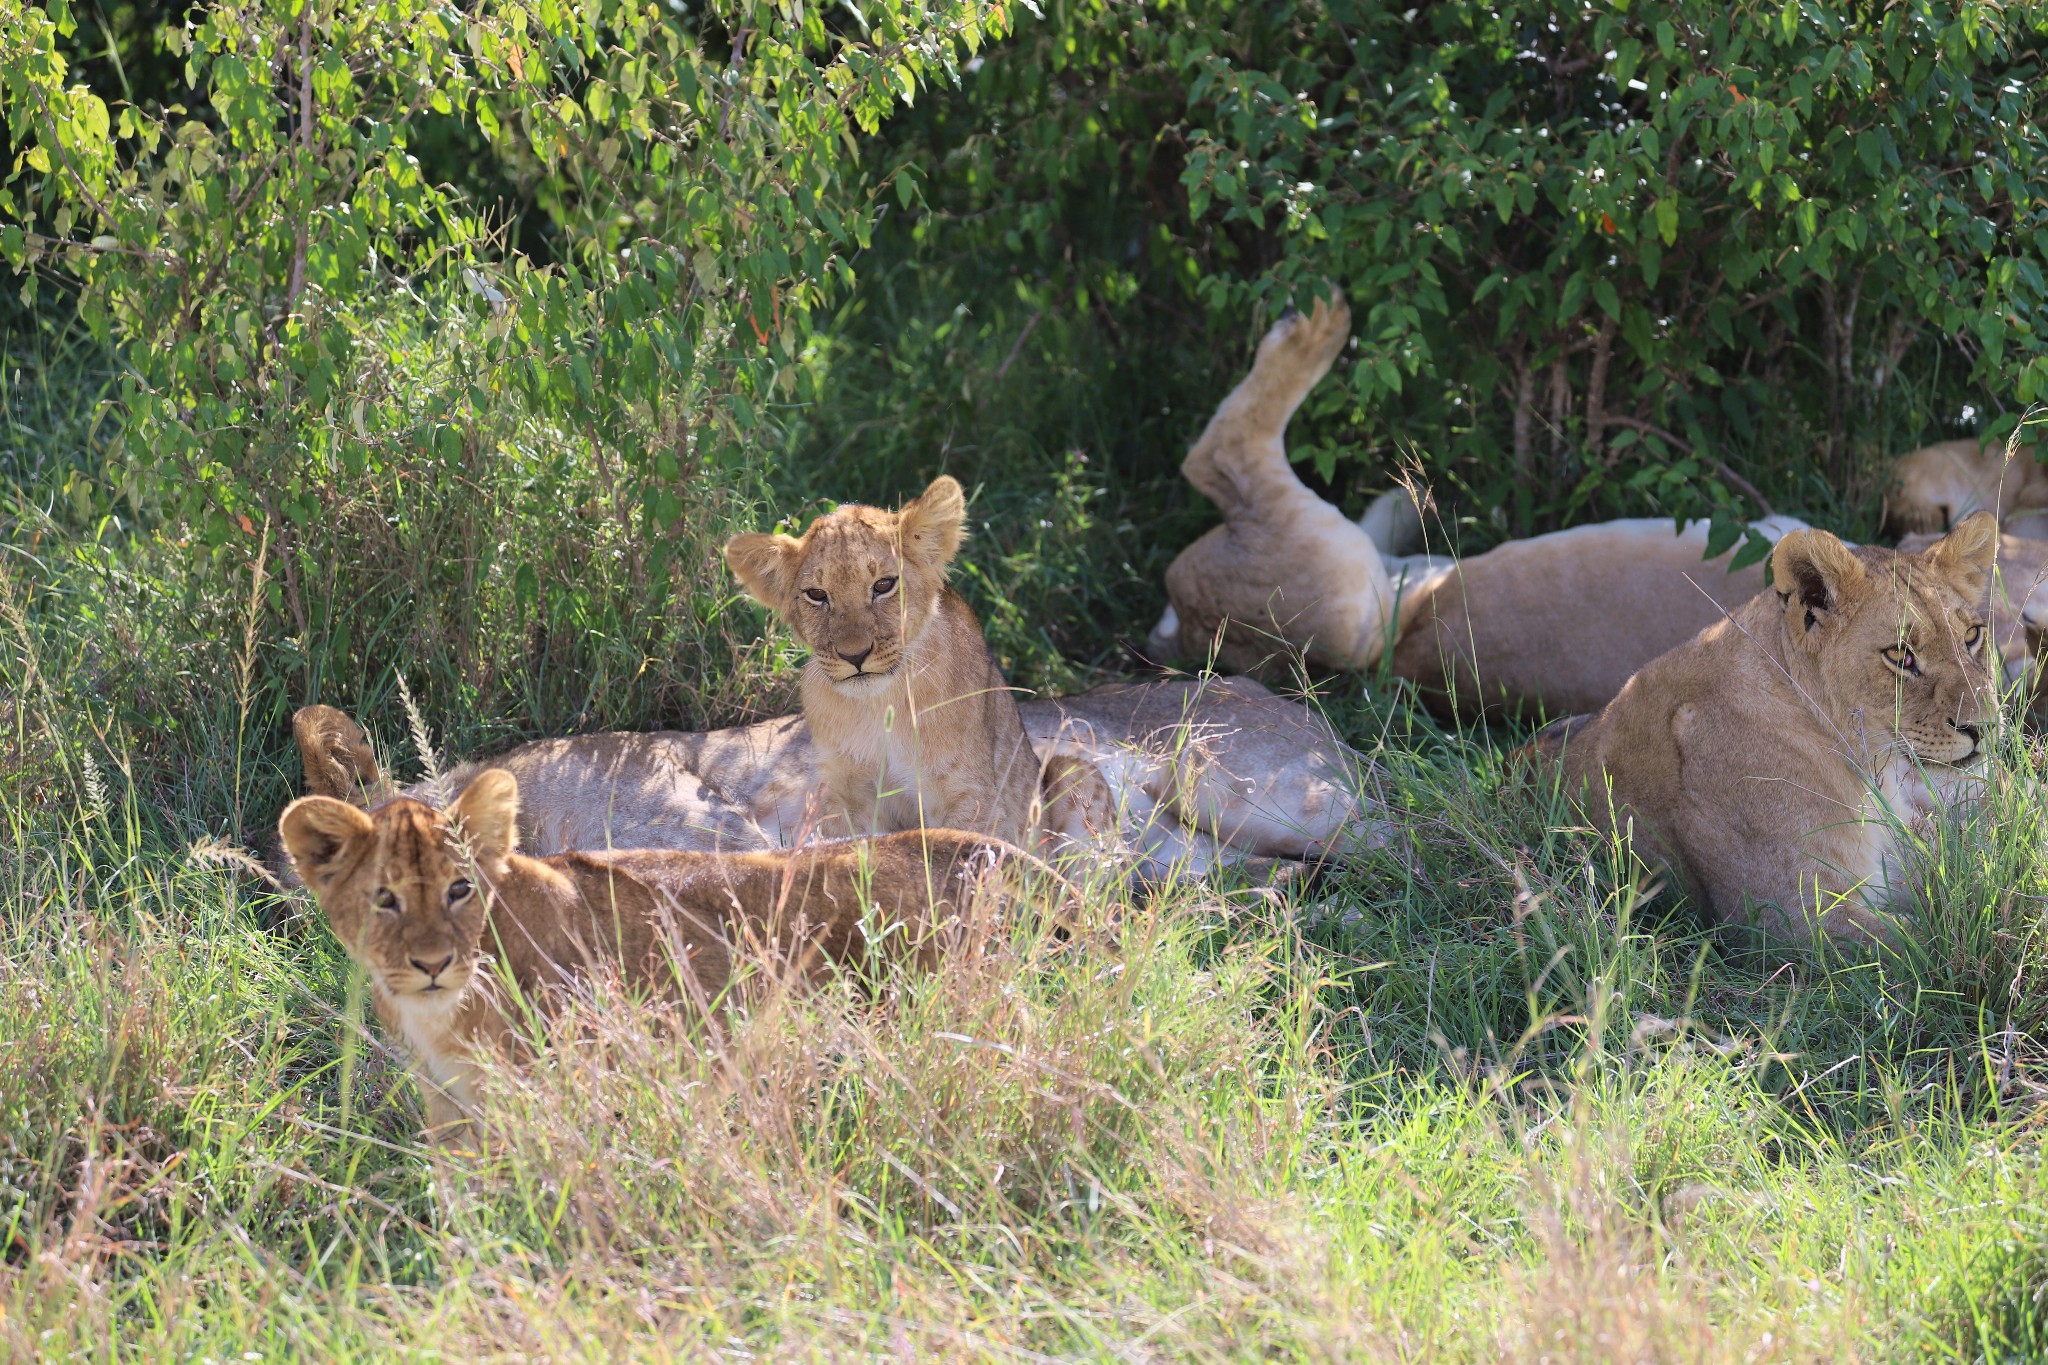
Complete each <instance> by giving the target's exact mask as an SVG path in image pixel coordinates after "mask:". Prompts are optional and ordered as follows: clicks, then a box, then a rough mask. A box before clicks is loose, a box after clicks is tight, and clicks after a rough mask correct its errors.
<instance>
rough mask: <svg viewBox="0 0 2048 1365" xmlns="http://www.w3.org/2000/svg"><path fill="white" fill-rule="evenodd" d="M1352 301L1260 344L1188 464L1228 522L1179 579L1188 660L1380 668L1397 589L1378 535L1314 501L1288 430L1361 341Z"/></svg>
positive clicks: (1176, 600) (1182, 644) (1294, 321)
mask: <svg viewBox="0 0 2048 1365" xmlns="http://www.w3.org/2000/svg"><path fill="white" fill-rule="evenodd" d="M1350 327H1351V310H1350V309H1349V308H1347V307H1346V306H1345V304H1344V301H1343V299H1341V298H1338V299H1336V300H1334V301H1332V302H1330V303H1322V302H1318V303H1317V304H1316V306H1315V310H1314V311H1313V312H1312V313H1310V314H1309V315H1308V316H1306V317H1304V316H1302V315H1301V314H1299V313H1296V312H1293V311H1292V310H1290V311H1289V312H1288V313H1287V315H1286V316H1284V317H1282V318H1281V319H1280V321H1279V322H1277V323H1275V324H1274V325H1273V328H1272V330H1271V331H1269V332H1267V333H1266V336H1265V339H1264V340H1263V341H1261V342H1260V343H1259V352H1258V358H1257V359H1256V360H1255V361H1254V362H1253V364H1252V372H1251V373H1250V374H1249V375H1248V376H1246V377H1245V380H1244V382H1243V383H1241V384H1239V385H1238V386H1237V388H1236V389H1234V390H1233V391H1232V392H1231V394H1230V396H1229V397H1227V398H1225V399H1224V400H1223V404H1222V406H1221V407H1219V408H1218V409H1217V410H1216V415H1215V416H1214V417H1213V418H1211V419H1210V421H1209V425H1208V428H1207V429H1206V430H1205V431H1203V433H1202V436H1201V439H1200V440H1198V441H1196V442H1195V445H1194V447H1193V449H1191V450H1190V451H1189V452H1188V456H1187V459H1186V460H1185V461H1184V462H1183V463H1182V465H1181V473H1182V474H1183V475H1185V476H1186V477H1187V480H1188V482H1189V483H1191V484H1193V485H1194V486H1195V488H1196V489H1198V490H1199V491H1200V492H1201V493H1202V495H1203V496H1204V497H1206V498H1208V499H1209V500H1210V501H1211V502H1213V503H1215V504H1216V506H1217V508H1218V509H1219V510H1220V511H1221V512H1222V513H1223V524H1222V525H1221V526H1218V527H1216V528H1215V529H1214V530H1212V531H1210V532H1209V533H1208V534H1207V535H1205V536H1203V537H1202V538H1201V539H1199V540H1197V541H1196V542H1195V543H1194V544H1192V545H1190V546H1188V547H1187V548H1186V549H1185V550H1183V551H1181V553H1180V555H1179V557H1178V558H1176V559H1175V560H1174V561H1173V563H1172V564H1171V565H1170V566H1169V567H1168V568H1167V571H1166V592H1167V597H1168V599H1169V600H1170V601H1171V602H1172V610H1173V615H1174V620H1175V629H1174V632H1173V634H1174V635H1175V637H1176V639H1175V640H1174V641H1173V642H1172V643H1173V644H1176V645H1177V646H1178V649H1179V652H1180V653H1181V654H1182V655H1184V656H1186V657H1188V658H1195V659H1201V658H1207V657H1209V656H1210V654H1211V651H1212V649H1213V651H1214V655H1215V658H1216V659H1217V661H1218V662H1219V663H1220V664H1221V665H1222V666H1223V667H1225V668H1227V669H1230V670H1232V671H1236V672H1254V671H1257V670H1258V669H1260V668H1262V667H1264V666H1265V665H1266V664H1267V663H1268V662H1269V661H1271V660H1274V659H1276V658H1284V657H1285V656H1287V655H1288V654H1290V653H1291V652H1293V651H1294V650H1296V649H1299V650H1301V651H1302V652H1303V653H1305V655H1306V657H1307V658H1308V659H1309V660H1311V661H1312V662H1315V663H1318V664H1322V665H1325V666H1327V667H1332V668H1364V667H1367V666H1369V665H1371V664H1372V663H1373V662H1374V661H1375V660H1377V659H1378V658H1379V656H1380V651H1381V649H1382V647H1383V645H1384V643H1385V638H1386V630H1387V624H1388V617H1389V615H1390V613H1391V612H1392V611H1393V607H1394V591H1393V587H1392V585H1391V583H1390V581H1389V579H1388V576H1387V570H1386V566H1385V564H1384V562H1383V561H1382V558H1381V555H1380V552H1379V549H1378V547H1377V546H1375V545H1374V543H1373V541H1372V538H1371V536H1370V535H1368V534H1367V533H1366V531H1365V530H1363V529H1362V528H1361V527H1360V526H1358V525H1357V524H1356V523H1354V522H1352V521H1351V520H1349V519H1348V518H1346V517H1345V516H1344V514H1343V513H1342V512H1340V511H1338V510H1337V509H1336V508H1335V507H1332V506H1331V505H1330V504H1329V503H1327V502H1325V501H1324V500H1323V499H1321V498H1319V497H1317V496H1316V495H1315V494H1314V493H1313V492H1311V491H1310V490H1309V489H1308V488H1307V487H1306V486H1305V485H1304V484H1303V483H1302V482H1301V480H1300V478H1298V477H1297V476H1296V475H1295V473H1294V470H1293V468H1292V467H1291V466H1290V465H1289V464H1288V462H1287V449H1286V444H1285V441H1284V437H1285V435H1286V431H1287V422H1288V419H1289V418H1290V417H1292V416H1293V414H1294V410H1295V409H1296V408H1297V407H1299V406H1300V405H1301V400H1302V399H1303V398H1305V397H1306V396H1307V395H1308V391H1309V390H1310V389H1312V388H1314V387H1315V384H1316V381H1318V380H1320V379H1321V378H1322V377H1323V375H1324V374H1325V373H1327V372H1328V371H1329V368H1330V364H1331V362H1332V361H1333V360H1335V359H1336V357H1337V353H1338V352H1339V351H1341V350H1342V349H1343V347H1344V342H1345V340H1346V339H1347V338H1348V337H1349V335H1350Z"/></svg>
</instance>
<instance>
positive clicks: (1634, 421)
mask: <svg viewBox="0 0 2048 1365" xmlns="http://www.w3.org/2000/svg"><path fill="white" fill-rule="evenodd" d="M1602 422H1603V423H1604V424H1605V425H1607V426H1610V427H1626V428H1628V429H1629V430H1630V431H1640V432H1641V433H1642V434H1643V435H1645V436H1654V437H1656V438H1657V439H1658V440H1660V441H1662V442H1664V444H1666V445H1668V446H1672V447H1674V448H1676V449H1678V450H1682V451H1684V452H1685V453H1686V454H1688V455H1694V456H1699V454H1700V452H1699V451H1697V450H1695V449H1694V448H1693V445H1692V442H1690V441H1688V440H1686V439H1684V438H1683V437H1681V436H1674V435H1672V434H1671V433H1670V432H1668V431H1666V430H1664V428H1662V427H1660V426H1658V425H1657V424H1656V423H1655V422H1645V421H1644V420H1643V419H1642V418H1640V417H1628V416H1624V415H1623V414H1621V413H1614V414H1611V415H1609V416H1607V417H1605V418H1603V419H1602ZM1700 458H1703V459H1705V460H1706V462H1707V463H1708V464H1711V465H1712V466H1714V468H1715V470H1716V471H1717V472H1719V474H1720V475H1721V477H1722V478H1724V479H1726V480H1727V481H1728V482H1729V483H1731V484H1733V485H1734V486H1735V487H1736V489H1737V490H1738V491H1740V492H1742V493H1745V494H1747V495H1748V496H1749V499H1750V500H1751V501H1752V502H1754V503H1755V504H1756V505H1757V507H1758V508H1759V509H1761V510H1762V512H1763V514H1764V515H1765V516H1767V517H1768V516H1775V515H1776V512H1775V511H1774V510H1773V509H1772V507H1771V503H1770V499H1768V498H1766V497H1765V496H1764V495H1763V494H1761V493H1759V492H1757V491H1756V485H1755V484H1753V483H1751V482H1750V481H1749V480H1748V479H1745V478H1743V477H1742V476H1741V475H1740V474H1738V473H1736V472H1735V471H1734V470H1732V469H1730V468H1729V467H1728V465H1727V462H1726V461H1723V460H1719V459H1716V458H1715V457H1714V456H1712V455H1706V456H1701V457H1700Z"/></svg>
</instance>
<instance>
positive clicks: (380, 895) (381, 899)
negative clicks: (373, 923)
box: [370, 886, 398, 910]
mask: <svg viewBox="0 0 2048 1365" xmlns="http://www.w3.org/2000/svg"><path fill="white" fill-rule="evenodd" d="M370 903H371V904H373V905H375V906H376V907H377V908H378V909H379V910H396V909H397V908H398V897H397V896H396V895H394V894H392V891H391V888H390V887H388V886H380V887H378V888H377V894H376V895H374V896H372V897H371V898H370Z"/></svg>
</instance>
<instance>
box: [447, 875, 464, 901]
mask: <svg viewBox="0 0 2048 1365" xmlns="http://www.w3.org/2000/svg"><path fill="white" fill-rule="evenodd" d="M468 899H469V883H468V882H462V881H456V882H450V883H448V903H449V904H450V905H453V904H455V902H457V901H460V900H468Z"/></svg>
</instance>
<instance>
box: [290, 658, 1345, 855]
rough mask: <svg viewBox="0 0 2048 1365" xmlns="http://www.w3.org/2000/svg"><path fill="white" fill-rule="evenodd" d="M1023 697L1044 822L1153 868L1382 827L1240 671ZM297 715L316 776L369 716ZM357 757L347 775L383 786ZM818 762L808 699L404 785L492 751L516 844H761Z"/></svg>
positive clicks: (1299, 718)
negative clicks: (1041, 773)
mask: <svg viewBox="0 0 2048 1365" xmlns="http://www.w3.org/2000/svg"><path fill="white" fill-rule="evenodd" d="M1019 714H1020V717H1021V719H1022V723H1023V725H1024V727H1025V729H1026V731H1027V733H1028V735H1029V736H1030V738H1031V742H1032V743H1033V745H1034V746H1036V748H1037V750H1038V753H1039V754H1041V755H1043V762H1044V765H1045V787H1046V792H1047V797H1048V811H1049V815H1048V823H1049V824H1054V827H1055V828H1056V829H1057V830H1058V832H1060V833H1061V834H1063V835H1064V836H1066V837H1067V838H1068V839H1070V840H1072V841H1073V842H1076V843H1080V844H1083V845H1087V846H1091V847H1097V848H1105V849H1108V850H1111V851H1114V850H1115V849H1117V848H1120V847H1121V848H1126V849H1127V851H1128V852H1129V853H1130V855H1131V856H1133V857H1135V858H1137V859H1138V860H1139V862H1140V865H1141V870H1142V871H1143V872H1144V874H1145V875H1147V876H1150V877H1153V878H1157V877H1160V876H1163V875H1165V873H1166V871H1167V870H1168V869H1169V868H1171V867H1175V866H1179V867H1181V868H1183V869H1184V870H1186V871H1189V872H1191V873H1195V874H1200V873H1203V872H1206V871H1209V870H1210V869H1212V868H1214V867H1216V866H1218V865H1220V864H1224V863H1229V862H1233V861H1236V860H1237V859H1239V858H1241V857H1243V856H1257V857H1285V858H1299V859H1318V858H1323V857H1330V856H1343V855H1345V854H1348V853H1351V852H1355V851H1356V850H1357V849H1359V848H1362V847H1367V846H1371V845H1373V844H1376V843H1377V842H1379V841H1380V840H1381V839H1382V838H1383V837H1384V835H1385V829H1384V825H1383V823H1382V822H1381V821H1380V819H1379V818H1378V815H1379V805H1378V802H1377V801H1376V800H1374V799H1373V797H1372V795H1371V791H1370V786H1371V781H1372V770H1371V765H1370V764H1369V763H1368V762H1367V761H1366V759H1365V758H1364V757H1363V756H1361V755H1360V754H1358V753H1356V752H1354V751H1353V750H1352V749H1350V748H1349V747H1348V746H1346V745H1345V744H1344V743H1343V742H1342V741H1341V740H1339V739H1338V738H1337V737H1336V735H1335V734H1333V733H1331V731H1330V729H1329V727H1328V726H1327V724H1325V723H1324V722H1323V721H1322V720H1321V718H1320V717H1318V716H1316V715H1315V714H1314V713H1313V712H1312V711H1310V710H1309V708H1308V707H1306V706H1304V705H1302V704H1301V703H1299V702H1295V701H1287V700H1283V699H1281V698H1279V697H1276V696H1274V695H1273V694H1272V693H1270V692H1268V691H1267V690H1266V689H1265V688H1264V687H1261V686H1260V685H1259V684H1257V683H1255V682H1253V681H1251V680H1250V679H1248V678H1222V679H1213V678H1212V679H1201V680H1198V681H1187V682H1157V683H1142V684H1136V685H1126V684H1115V685H1111V686H1108V687H1103V688H1098V689H1096V690H1095V691H1093V692H1087V693H1083V694H1082V695H1080V696H1078V697H1065V698H1060V699H1058V700H1056V701H1055V700H1033V701H1026V702H1024V703H1023V704H1022V705H1021V706H1020V708H1019ZM293 729H294V731H295V733H296V734H298V735H299V736H300V740H301V746H302V757H303V759H304V762H305V765H306V771H307V773H308V777H309V785H310V782H311V780H312V779H313V778H314V777H315V776H317V775H318V774H321V773H323V772H326V771H328V769H329V767H330V765H331V764H333V763H335V762H336V761H337V759H336V758H335V757H334V756H332V755H330V754H327V753H326V752H324V751H322V750H320V749H319V748H318V747H317V745H316V746H315V747H310V748H308V747H306V740H307V737H308V736H314V737H318V736H321V735H330V736H346V735H349V734H354V735H360V734H361V731H360V729H359V728H358V727H357V726H356V725H355V723H354V722H353V721H350V720H349V719H348V718H347V717H346V716H343V715H342V714H341V713H340V712H338V711H335V710H333V708H331V707H317V706H316V707H307V708H304V709H303V710H302V711H301V712H300V713H299V715H298V716H297V717H295V718H294V722H293ZM363 753H364V754H365V755H367V753H368V750H367V748H365V749H364V750H363ZM1070 759H1071V760H1079V761H1080V762H1079V763H1077V764H1076V765H1075V766H1071V767H1070V766H1067V763H1068V761H1069V760H1070ZM364 761H365V762H367V763H369V764H370V765H371V766H370V767H369V768H367V769H366V770H362V773H361V778H360V780H359V781H357V782H356V784H355V785H356V786H357V787H358V788H359V789H360V788H368V789H371V790H376V791H379V792H384V791H389V790H390V787H389V780H388V779H387V778H386V777H385V776H384V775H383V774H382V773H381V772H380V771H378V770H377V769H376V768H375V767H374V762H375V761H374V759H370V758H367V757H366V758H365V760H364ZM816 764H817V755H816V750H815V748H814V747H813V746H812V743H811V737H810V728H809V727H808V726H807V725H806V724H805V723H804V719H803V717H801V716H785V717H782V718H781V719H779V720H771V721H763V722H761V723H760V724H757V725H748V726H740V727H737V728H734V729H729V730H713V731H709V732H706V733H683V732H679V731H661V732H655V733H650V734H620V733H614V734H595V735H578V736H576V737H574V738H568V739H550V740H541V741H539V742H537V743H532V744H524V745H521V746H519V747H518V748H515V749H513V750H511V751H509V752H507V753H504V754H501V755H499V756H497V757H496V758H493V759H490V760H488V761H486V762H472V763H464V764H460V765H457V766H455V767H452V768H450V769H449V770H448V771H447V772H445V773H444V774H443V775H442V776H441V777H439V778H436V779H434V780H432V781H428V782H423V783H420V784H418V785H416V786H413V787H409V788H407V789H406V790H405V793H404V794H405V795H407V796H410V797H413V798H415V799H417V800H420V801H423V802H425V803H427V804H429V805H432V806H436V807H445V806H446V805H448V804H449V803H450V802H451V801H452V800H454V798H455V797H456V796H457V795H458V794H459V793H461V792H462V791H463V790H464V789H465V788H466V787H467V786H468V785H469V784H470V783H471V782H472V781H474V780H475V779H476V777H477V775H478V774H479V773H481V772H483V771H485V770H486V769H487V768H492V767H499V768H503V769H505V770H506V771H508V772H511V773H513V774H515V775H516V776H517V778H518V780H519V784H520V791H521V794H522V800H521V803H520V810H519V837H520V845H521V847H524V848H528V849H531V850H532V851H534V852H536V853H556V852H562V851H564V850H567V849H572V848H581V849H603V848H616V847H643V848H682V849H721V848H722V849H737V848H757V847H761V848H765V847H778V846H783V845H788V844H793V843H798V842H802V841H804V840H805V839H807V838H809V837H811V836H812V835H813V834H815V833H816V832H817V830H818V827H819V824H820V821H819V813H820V812H819V803H818V796H819V793H818V791H817V782H816V780H815V773H816ZM345 799H346V798H345ZM1054 814H1058V815H1060V816H1061V818H1060V820H1059V821H1058V822H1057V823H1055V822H1054V820H1053V819H1052V816H1053V815H1054Z"/></svg>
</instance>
